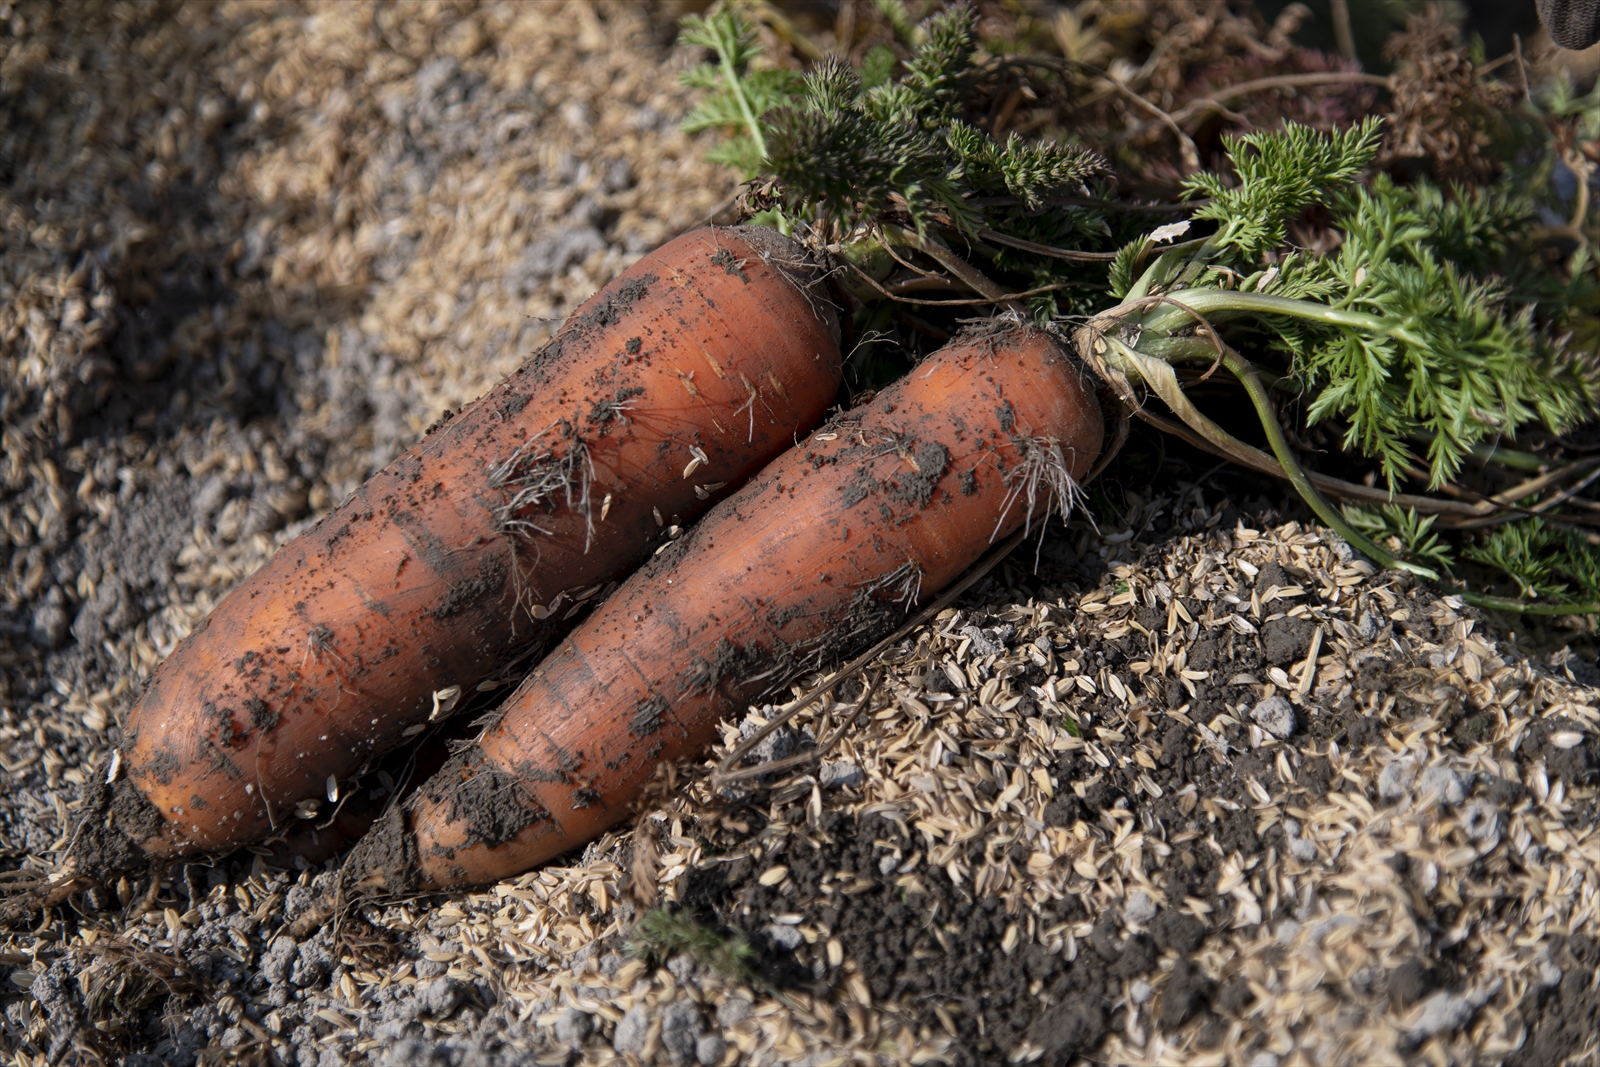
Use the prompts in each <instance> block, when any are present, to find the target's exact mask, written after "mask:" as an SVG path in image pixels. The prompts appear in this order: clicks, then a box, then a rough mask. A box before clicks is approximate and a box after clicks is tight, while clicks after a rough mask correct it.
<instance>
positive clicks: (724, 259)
mask: <svg viewBox="0 0 1600 1067" xmlns="http://www.w3.org/2000/svg"><path fill="white" fill-rule="evenodd" d="M711 262H713V263H715V264H716V265H717V266H719V267H721V268H722V272H723V273H724V274H727V275H731V276H732V277H735V278H738V279H739V280H740V281H741V282H744V283H745V284H746V285H749V284H750V276H749V275H748V274H746V273H745V272H744V261H743V260H740V259H738V258H737V257H736V256H734V254H733V253H732V252H730V251H728V250H727V249H726V248H719V249H717V251H716V254H715V255H713V256H712V257H711Z"/></svg>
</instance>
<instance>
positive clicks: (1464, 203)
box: [1119, 122, 1594, 488]
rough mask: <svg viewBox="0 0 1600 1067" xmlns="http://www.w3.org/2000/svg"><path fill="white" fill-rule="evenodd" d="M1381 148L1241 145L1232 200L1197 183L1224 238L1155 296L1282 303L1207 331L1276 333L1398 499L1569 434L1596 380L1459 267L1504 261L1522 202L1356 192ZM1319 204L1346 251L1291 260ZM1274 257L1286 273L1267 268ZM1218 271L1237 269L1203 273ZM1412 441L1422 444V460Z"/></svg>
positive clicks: (1317, 411)
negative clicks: (1489, 447)
mask: <svg viewBox="0 0 1600 1067" xmlns="http://www.w3.org/2000/svg"><path fill="white" fill-rule="evenodd" d="M1377 132H1378V131H1377V126H1376V124H1375V123H1373V122H1367V123H1363V124H1362V125H1360V126H1356V127H1352V128H1351V129H1349V130H1346V131H1344V132H1343V133H1335V134H1321V133H1317V132H1316V131H1313V130H1310V129H1308V128H1306V127H1302V126H1296V125H1293V124H1290V125H1287V126H1286V127H1285V128H1284V129H1283V130H1281V131H1279V132H1276V133H1262V134H1251V135H1248V136H1247V137H1244V138H1239V139H1238V140H1236V141H1233V142H1231V143H1230V145H1229V148H1230V151H1231V152H1232V153H1233V155H1232V156H1231V157H1230V158H1231V160H1232V162H1233V163H1234V165H1235V169H1236V172H1237V174H1238V182H1237V184H1236V185H1233V186H1229V185H1227V184H1225V183H1224V181H1223V179H1222V178H1221V177H1220V176H1218V175H1212V174H1204V175H1197V176H1196V177H1195V178H1193V179H1191V181H1190V182H1189V188H1190V189H1192V190H1193V191H1197V192H1205V193H1207V194H1208V195H1210V196H1211V197H1212V200H1211V202H1210V203H1209V204H1207V205H1205V206H1204V207H1203V208H1202V209H1201V210H1200V211H1199V212H1196V217H1204V218H1209V219H1214V220H1216V221H1217V223H1218V229H1217V232H1216V234H1215V235H1213V236H1212V237H1211V238H1209V239H1208V240H1207V241H1206V242H1205V243H1204V244H1203V245H1202V246H1201V247H1200V248H1199V249H1197V250H1196V251H1195V252H1193V253H1192V254H1191V255H1190V256H1189V257H1188V258H1186V259H1182V260H1170V259H1167V258H1166V257H1164V259H1163V260H1158V261H1157V263H1156V265H1155V266H1154V267H1153V268H1152V269H1151V272H1150V274H1151V275H1152V276H1151V278H1150V279H1149V282H1148V284H1146V285H1145V288H1146V289H1149V288H1151V287H1152V286H1157V285H1161V286H1164V287H1166V288H1169V289H1171V288H1174V287H1176V288H1182V287H1192V288H1207V287H1216V288H1221V287H1223V286H1224V285H1225V284H1226V281H1227V279H1228V278H1230V277H1232V276H1234V275H1237V274H1242V273H1244V272H1247V271H1248V272H1251V273H1249V275H1248V277H1246V278H1245V280H1244V282H1243V283H1242V284H1240V285H1239V290H1240V291H1241V292H1251V293H1257V294H1263V295H1266V296H1269V297H1272V298H1274V301H1276V302H1277V303H1272V302H1257V303H1253V302H1251V301H1249V300H1248V299H1247V298H1244V297H1240V298H1238V299H1235V300H1229V299H1228V298H1226V297H1219V298H1218V299H1216V300H1212V301H1209V302H1207V305H1206V306H1207V307H1208V308H1209V309H1210V310H1209V311H1208V316H1209V317H1210V318H1211V319H1212V320H1213V321H1237V320H1239V319H1241V318H1246V317H1248V318H1249V319H1251V320H1253V321H1254V323H1255V325H1256V326H1257V328H1261V329H1265V330H1267V331H1269V332H1270V333H1272V334H1273V335H1275V344H1276V347H1278V348H1279V349H1280V350H1282V351H1284V352H1286V353H1287V354H1288V355H1289V357H1290V359H1291V371H1292V373H1293V374H1294V375H1295V376H1296V377H1297V378H1298V380H1299V381H1300V382H1301V383H1302V385H1303V386H1304V387H1305V389H1306V390H1307V392H1308V393H1309V394H1310V396H1309V397H1308V399H1309V401H1310V402H1309V406H1308V408H1307V422H1308V423H1309V424H1312V425H1315V424H1317V423H1319V422H1324V421H1328V420H1333V419H1337V420H1338V421H1340V422H1341V423H1342V424H1343V426H1344V434H1343V436H1344V445H1345V447H1347V448H1352V449H1359V450H1360V451H1361V452H1363V453H1364V454H1366V455H1368V456H1370V457H1372V458H1373V459H1375V460H1376V461H1378V463H1379V467H1380V470H1381V471H1382V473H1383V475H1384V477H1385V478H1386V479H1387V481H1388V483H1389V485H1390V486H1391V487H1396V486H1398V484H1399V482H1400V481H1401V480H1402V479H1403V478H1405V477H1406V476H1407V475H1408V472H1410V471H1412V470H1414V469H1416V468H1417V467H1418V466H1420V465H1422V464H1423V463H1424V462H1425V464H1426V469H1427V471H1428V480H1429V485H1430V487H1434V488H1436V487H1438V486H1440V485H1442V484H1444V483H1445V482H1447V481H1449V480H1450V479H1452V478H1454V477H1455V475H1456V474H1457V473H1458V472H1459V470H1460V468H1461V464H1462V462H1463V460H1464V459H1465V458H1466V457H1467V456H1468V455H1469V454H1470V453H1471V452H1472V450H1473V449H1474V447H1476V446H1479V445H1481V444H1484V443H1491V444H1492V443H1494V442H1496V441H1499V440H1502V439H1505V440H1515V439H1516V437H1517V434H1518V432H1519V431H1520V430H1522V429H1523V428H1525V427H1527V426H1529V425H1539V426H1543V427H1545V428H1547V429H1549V430H1550V431H1552V432H1554V433H1560V432H1563V431H1564V430H1566V429H1567V428H1569V427H1570V426H1572V425H1573V424H1575V423H1576V422H1577V421H1579V420H1580V419H1582V418H1585V417H1587V416H1588V415H1589V414H1590V413H1591V412H1592V411H1593V407H1594V381H1593V375H1592V373H1591V371H1590V369H1589V367H1588V366H1587V364H1586V363H1585V362H1583V361H1580V360H1578V359H1577V358H1575V357H1574V356H1573V355H1571V354H1570V353H1569V352H1568V351H1567V350H1565V349H1563V348H1562V347H1560V346H1557V345H1555V344H1553V343H1551V341H1550V339H1549V338H1548V337H1546V336H1544V335H1542V334H1541V333H1540V331H1539V330H1538V329H1537V328H1536V326H1535V323H1534V320H1533V315H1532V311H1531V308H1530V307H1529V306H1528V305H1527V304H1525V303H1518V302H1514V301H1513V291H1512V289H1511V288H1510V287H1509V286H1508V285H1507V284H1506V283H1505V282H1504V281H1503V280H1501V279H1498V278H1494V277H1492V276H1488V277H1484V278H1481V279H1480V278H1478V277H1474V276H1473V275H1472V274H1469V273H1467V272H1466V271H1465V270H1464V269H1463V268H1462V266H1460V265H1458V264H1464V265H1475V264H1488V263H1492V262H1493V261H1494V260H1495V258H1496V257H1497V256H1499V257H1502V258H1503V257H1504V256H1505V248H1506V245H1507V243H1508V241H1509V234H1510V233H1511V232H1512V231H1513V227H1514V226H1516V225H1518V224H1525V222H1526V219H1527V213H1528V211H1529V208H1528V207H1527V205H1526V202H1518V201H1516V200H1515V199H1514V198H1512V197H1511V196H1509V195H1508V194H1506V193H1504V192H1495V193H1490V194H1488V195H1484V196H1479V197H1457V198H1454V199H1451V200H1447V199H1446V198H1445V197H1444V196H1443V195H1442V194H1441V193H1440V191H1438V190H1437V189H1435V188H1433V187H1431V186H1429V185H1427V184H1426V183H1419V184H1417V185H1415V186H1411V187H1403V186H1399V185H1397V184H1395V183H1394V182H1393V181H1392V180H1390V179H1389V178H1388V177H1387V176H1386V175H1381V174H1380V175H1378V176H1376V177H1374V178H1373V180H1372V182H1371V184H1370V186H1369V187H1366V188H1362V187H1359V186H1355V185H1354V182H1355V180H1356V179H1357V178H1358V177H1359V176H1360V174H1361V173H1362V170H1363V168H1364V167H1365V166H1366V165H1367V164H1368V163H1369V162H1370V160H1371V158H1372V154H1373V151H1374V150H1375V145H1376V136H1377ZM1308 176H1309V177H1308ZM1311 204H1322V205H1326V206H1329V207H1331V208H1332V209H1333V211H1334V223H1333V226H1332V229H1333V231H1334V232H1336V233H1337V234H1338V235H1339V247H1338V250H1337V252H1335V253H1331V254H1328V255H1321V256H1312V255H1306V254H1304V253H1301V252H1298V251H1295V250H1293V249H1292V248H1290V247H1288V246H1287V239H1286V226H1287V223H1288V221H1289V220H1291V219H1292V218H1294V217H1295V216H1296V215H1298V214H1299V213H1300V212H1301V211H1303V210H1304V209H1305V208H1306V207H1308V206H1310V205H1311ZM1269 255H1272V256H1275V257H1276V258H1278V263H1277V264H1275V265H1273V266H1268V265H1267V263H1266V257H1268V256H1269ZM1446 255H1448V256H1449V258H1446ZM1120 264H1121V261H1119V266H1120ZM1214 265H1220V266H1225V267H1227V268H1229V270H1228V271H1227V272H1224V273H1217V272H1215V271H1213V272H1210V273H1209V274H1208V273H1206V272H1203V271H1201V270H1200V269H1199V268H1200V267H1201V266H1214ZM1486 273H1487V272H1486ZM1123 276H1124V277H1126V272H1125V271H1124V275H1123ZM1137 289H1138V286H1135V287H1134V290H1135V291H1137ZM1521 295H1524V296H1526V295H1528V294H1521ZM1159 317H1160V318H1162V319H1164V320H1167V321H1171V320H1172V319H1173V317H1174V316H1173V314H1172V313H1171V312H1170V311H1164V312H1163V313H1162V314H1161V316H1159ZM1151 325H1154V323H1151ZM1174 325H1177V324H1176V323H1174ZM1416 442H1425V443H1426V448H1425V454H1426V459H1425V461H1424V460H1422V459H1419V457H1418V456H1417V455H1416V450H1415V447H1414V445H1415V443H1416Z"/></svg>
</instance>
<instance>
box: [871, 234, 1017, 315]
mask: <svg viewBox="0 0 1600 1067" xmlns="http://www.w3.org/2000/svg"><path fill="white" fill-rule="evenodd" d="M882 232H883V233H884V235H885V236H889V237H893V238H894V239H895V240H898V241H900V242H901V243H903V244H905V245H907V246H909V247H911V248H915V249H916V250H917V251H918V252H922V253H924V254H925V255H928V256H931V257H933V259H935V260H936V261H937V262H938V263H939V265H940V266H942V267H944V268H945V269H946V270H948V271H949V272H950V273H951V274H954V275H955V276H956V277H957V278H960V279H961V280H962V281H963V282H965V283H966V284H967V285H968V286H969V287H970V288H971V289H972V291H973V292H975V293H982V294H983V295H984V296H986V297H989V298H990V300H992V301H994V302H995V303H1004V304H1006V305H1007V306H1009V307H1010V308H1011V309H1012V310H1013V311H1017V312H1021V311H1022V306H1021V305H1020V304H1017V303H1016V302H1015V299H1014V298H1012V297H1009V296H1007V295H1006V293H1005V290H1004V289H1001V288H1000V286H998V285H996V284H995V283H994V281H993V279H991V278H989V277H988V276H987V275H985V274H984V273H983V272H982V271H980V270H978V269H977V268H975V267H973V265H972V264H970V263H968V262H967V261H966V260H964V259H962V258H961V257H960V256H958V255H956V254H955V253H954V252H952V251H950V249H949V248H947V247H945V245H944V242H942V241H940V240H938V239H937V238H934V237H923V236H922V235H921V234H919V233H917V232H916V231H915V230H908V229H906V228H905V227H904V226H899V225H896V224H895V223H883V224H882Z"/></svg>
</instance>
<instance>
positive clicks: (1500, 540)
mask: <svg viewBox="0 0 1600 1067" xmlns="http://www.w3.org/2000/svg"><path fill="white" fill-rule="evenodd" d="M1462 555H1463V556H1464V557H1466V558H1467V559H1470V560H1472V561H1473V562H1475V563H1482V564H1485V565H1486V566H1489V567H1493V568H1494V569H1496V570H1498V571H1501V572H1503V573H1504V574H1506V575H1507V576H1509V577H1510V578H1511V579H1512V580H1513V581H1514V582H1516V584H1517V587H1518V590H1519V592H1520V593H1521V594H1522V596H1524V597H1525V598H1527V599H1529V600H1548V601H1555V602H1571V601H1589V602H1593V601H1595V600H1600V557H1597V556H1596V553H1595V550H1594V546H1592V545H1590V544H1589V542H1588V540H1587V539H1586V538H1585V537H1584V536H1583V535H1582V534H1581V533H1579V532H1577V531H1576V530H1558V529H1556V528H1554V527H1552V526H1550V525H1549V524H1548V523H1546V522H1545V521H1544V520H1543V519H1541V518H1539V517H1537V516H1534V517H1532V518H1529V519H1525V520H1523V521H1521V522H1514V523H1508V524H1506V525H1504V526H1498V527H1495V528H1494V529H1493V530H1491V531H1490V532H1489V533H1488V535H1487V536H1485V537H1483V538H1481V539H1480V540H1479V541H1478V542H1477V543H1476V544H1473V545H1469V546H1467V548H1465V549H1464V550H1463V551H1462Z"/></svg>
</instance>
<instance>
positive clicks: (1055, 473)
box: [989, 437, 1088, 570]
mask: <svg viewBox="0 0 1600 1067" xmlns="http://www.w3.org/2000/svg"><path fill="white" fill-rule="evenodd" d="M1015 442H1016V444H1017V445H1018V447H1019V449H1020V450H1021V452H1022V463H1021V464H1020V465H1019V466H1016V467H1013V468H1012V469H1011V470H1010V471H1008V472H1007V474H1006V485H1007V486H1008V487H1009V491H1008V492H1007V493H1006V498H1005V501H1004V503H1002V504H1001V505H1000V515H999V517H998V518H996V519H995V523H994V533H992V534H990V535H989V540H990V541H991V542H993V541H994V539H995V538H996V537H998V536H999V534H1000V527H1001V526H1002V525H1003V524H1004V523H1005V521H1006V516H1007V515H1009V514H1011V509H1012V507H1014V506H1015V505H1016V503H1017V501H1018V500H1026V501H1027V505H1028V511H1027V515H1026V516H1025V518H1024V519H1023V534H1024V536H1026V535H1027V534H1029V533H1031V532H1032V531H1033V515H1034V512H1035V511H1036V510H1038V509H1039V507H1040V505H1041V503H1042V505H1043V515H1042V516H1041V522H1040V524H1039V544H1038V546H1037V547H1036V548H1035V549H1034V553H1033V565H1034V568H1035V569H1036V570H1037V569H1038V566H1039V553H1040V552H1041V551H1042V550H1043V548H1044V532H1045V529H1046V527H1047V525H1048V523H1047V522H1046V521H1043V520H1048V518H1049V516H1050V513H1051V512H1052V511H1053V512H1055V513H1057V514H1059V515H1060V516H1061V521H1062V522H1063V523H1064V522H1066V521H1067V520H1068V519H1070V518H1071V517H1072V511H1073V509H1074V508H1076V507H1078V506H1079V505H1081V504H1082V503H1084V502H1085V501H1086V500H1087V499H1088V497H1087V495H1086V494H1085V493H1084V491H1083V487H1082V486H1080V485H1079V484H1078V482H1077V479H1075V478H1073V477H1072V469H1071V468H1070V467H1068V466H1067V457H1066V455H1065V454H1064V453H1063V452H1062V450H1061V442H1060V441H1059V440H1058V439H1057V438H1054V437H1019V438H1016V439H1015Z"/></svg>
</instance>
